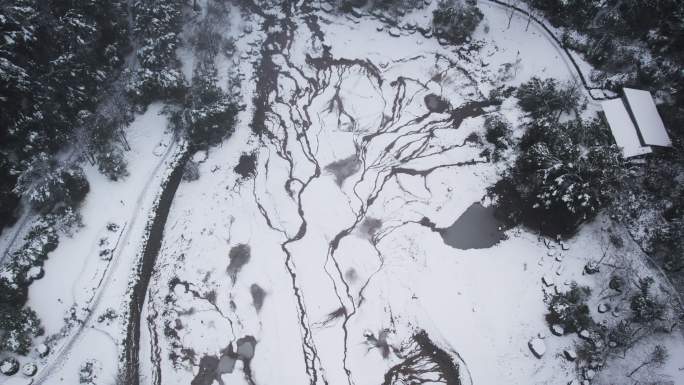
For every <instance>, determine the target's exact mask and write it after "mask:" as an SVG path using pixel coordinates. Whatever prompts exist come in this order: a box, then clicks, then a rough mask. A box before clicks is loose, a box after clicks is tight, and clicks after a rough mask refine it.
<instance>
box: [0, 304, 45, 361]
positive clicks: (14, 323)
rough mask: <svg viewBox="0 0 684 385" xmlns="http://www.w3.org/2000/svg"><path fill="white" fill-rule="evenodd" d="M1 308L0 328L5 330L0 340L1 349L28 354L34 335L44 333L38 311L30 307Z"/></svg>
mask: <svg viewBox="0 0 684 385" xmlns="http://www.w3.org/2000/svg"><path fill="white" fill-rule="evenodd" d="M0 310H2V311H1V312H0V329H2V330H3V331H4V332H5V334H4V336H3V338H2V339H1V340H0V351H9V352H12V353H17V354H22V355H25V354H27V353H28V352H29V349H30V347H31V342H32V339H33V337H38V336H40V335H42V334H43V328H42V327H41V326H40V321H39V320H38V316H37V315H36V312H34V311H33V310H31V309H30V308H24V309H20V310H19V309H7V308H5V309H0Z"/></svg>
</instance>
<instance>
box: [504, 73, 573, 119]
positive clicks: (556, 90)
mask: <svg viewBox="0 0 684 385" xmlns="http://www.w3.org/2000/svg"><path fill="white" fill-rule="evenodd" d="M515 96H516V97H517V98H518V105H519V106H520V108H522V110H523V111H525V112H528V113H530V115H531V116H532V118H533V119H540V118H547V119H551V118H555V119H557V118H558V116H559V115H560V114H561V113H563V112H565V113H570V112H573V111H574V110H577V109H578V108H580V109H583V108H584V105H585V103H586V102H585V100H584V98H583V96H582V94H581V92H580V90H579V88H578V87H577V86H576V85H573V84H565V85H562V84H559V83H558V81H556V79H552V78H548V79H544V80H542V79H540V78H538V77H533V78H532V79H530V81H528V82H526V83H523V84H521V85H520V87H519V88H518V90H517V92H516V93H515Z"/></svg>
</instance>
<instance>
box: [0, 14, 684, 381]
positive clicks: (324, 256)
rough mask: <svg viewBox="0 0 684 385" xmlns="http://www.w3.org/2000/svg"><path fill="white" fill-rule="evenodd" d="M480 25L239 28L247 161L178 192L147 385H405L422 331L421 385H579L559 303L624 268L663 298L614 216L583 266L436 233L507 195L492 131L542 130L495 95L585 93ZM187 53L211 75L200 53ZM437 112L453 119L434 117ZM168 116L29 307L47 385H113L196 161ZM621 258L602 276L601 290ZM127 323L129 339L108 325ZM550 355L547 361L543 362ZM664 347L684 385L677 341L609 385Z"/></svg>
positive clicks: (150, 326)
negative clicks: (433, 103)
mask: <svg viewBox="0 0 684 385" xmlns="http://www.w3.org/2000/svg"><path fill="white" fill-rule="evenodd" d="M200 5H202V4H200ZM479 6H480V9H481V10H482V12H483V13H484V15H485V18H484V20H483V22H482V23H481V24H480V26H479V27H478V29H477V30H476V32H475V34H474V36H473V41H474V42H478V44H481V48H479V49H475V50H466V49H462V48H458V47H453V46H443V45H440V44H439V43H438V42H437V40H436V39H434V38H431V37H426V36H425V35H423V34H421V33H420V32H416V31H415V30H411V29H406V28H402V27H401V26H403V25H405V24H409V25H417V26H420V27H428V26H429V24H430V16H431V7H432V6H430V7H426V8H424V9H420V10H416V11H415V12H411V13H409V14H407V15H406V16H404V17H403V18H402V19H401V20H400V21H399V23H398V26H392V25H388V24H387V23H386V22H384V21H382V20H381V19H380V18H377V17H375V16H372V15H368V14H365V13H364V14H362V16H361V17H355V16H350V15H337V14H334V13H333V12H331V8H330V7H329V6H327V5H326V6H324V7H323V9H307V10H302V9H299V8H297V7H295V8H297V9H296V10H294V11H293V15H292V16H289V17H286V16H284V15H279V14H278V12H276V11H275V10H266V12H265V13H263V14H262V15H261V16H259V15H256V14H255V13H252V14H250V15H249V16H248V15H247V12H245V13H243V14H241V13H240V11H239V10H238V8H236V7H235V8H233V9H232V13H231V18H230V22H229V23H228V25H227V26H226V29H225V32H224V33H225V34H226V36H230V37H233V38H236V39H237V40H236V42H235V45H236V53H235V54H234V55H233V56H232V57H227V56H225V55H223V54H220V55H218V57H217V63H216V66H217V68H218V70H219V79H220V81H221V83H222V85H225V83H226V82H227V81H228V79H229V77H230V76H229V74H231V75H234V74H240V75H241V76H240V79H241V85H240V86H241V87H240V88H241V98H242V103H244V104H245V105H247V108H246V109H244V110H243V111H242V112H241V113H240V115H239V119H238V124H237V127H236V132H235V133H234V134H233V136H232V137H231V138H230V139H229V140H227V141H225V142H224V143H223V144H221V145H220V146H217V147H213V148H211V149H210V150H209V151H208V152H206V153H204V152H202V153H197V154H194V156H193V158H192V159H193V161H197V162H198V163H199V172H200V178H199V179H198V180H196V181H186V182H183V183H182V184H181V185H180V187H179V188H178V190H177V191H176V194H175V197H174V199H173V203H172V207H171V211H170V213H169V216H168V219H167V221H166V226H165V229H164V236H163V241H162V246H161V251H160V252H159V255H158V257H157V260H156V265H155V266H156V267H155V272H154V274H153V276H152V280H151V284H150V287H149V290H148V295H147V302H146V303H145V307H144V313H143V314H142V317H141V318H140V319H141V320H142V323H143V324H142V325H141V326H142V327H141V333H142V335H141V337H140V338H141V339H140V349H141V350H140V361H139V363H135V364H136V365H139V367H140V373H141V382H142V383H145V384H188V383H192V384H193V385H195V384H207V385H208V384H211V383H212V382H213V381H214V379H215V380H216V381H218V383H231V384H239V383H248V384H275V383H279V384H303V383H310V384H318V383H321V384H323V383H327V384H349V385H352V384H357V385H362V384H377V383H383V380H384V381H385V382H384V383H386V384H389V383H390V382H388V381H389V380H388V379H387V373H389V372H391V371H392V370H395V373H397V376H401V375H405V373H403V374H402V372H401V368H405V367H407V366H406V365H409V364H407V361H409V360H408V358H410V357H411V349H412V346H413V345H412V342H411V341H414V342H415V343H417V344H418V345H420V342H417V341H418V340H416V339H415V335H416V334H417V333H418V332H419V331H425V332H426V335H428V336H429V340H430V342H431V343H432V344H434V346H436V347H437V349H435V350H434V351H432V353H430V354H427V353H425V350H426V349H425V348H424V346H423V345H420V349H418V350H419V351H421V352H422V353H420V354H423V355H421V356H420V357H421V360H420V361H418V364H415V365H418V366H415V367H413V368H414V369H415V368H417V369H418V370H417V372H416V373H417V374H416V376H418V378H416V381H417V380H418V379H420V378H422V379H432V380H433V382H439V381H437V377H436V376H440V375H444V367H443V364H444V363H443V362H442V361H440V359H439V357H440V356H439V354H437V353H434V352H435V351H438V352H444V353H445V354H447V356H448V357H450V360H452V361H453V362H455V363H456V367H457V369H458V375H459V377H460V381H461V383H464V384H498V383H501V382H506V383H512V384H565V383H568V382H569V381H571V380H573V379H576V378H578V373H577V370H576V367H575V363H573V362H571V361H569V360H567V359H566V358H565V357H564V354H563V352H564V350H565V349H571V350H572V349H575V345H576V344H579V343H580V342H581V339H580V338H579V337H578V336H577V335H574V334H573V335H566V336H562V337H558V336H554V335H553V334H552V333H551V331H550V330H549V327H548V325H547V323H546V320H545V319H544V314H545V313H546V312H547V305H546V303H545V302H544V300H545V294H547V293H553V292H555V291H556V290H560V291H562V290H566V289H567V288H568V287H569V285H570V283H571V282H573V281H576V282H578V283H579V284H581V285H587V286H590V287H591V288H592V289H593V291H594V292H596V293H598V292H601V291H602V290H604V289H606V287H607V285H608V278H609V277H610V273H611V269H612V268H614V267H615V266H630V267H631V268H633V269H635V270H637V271H640V272H642V273H643V274H644V275H646V274H649V275H653V276H655V277H656V278H658V277H659V275H658V273H657V272H656V271H651V270H650V267H649V266H648V265H647V264H646V263H645V262H644V258H643V255H641V251H640V250H639V249H638V248H637V247H636V246H635V245H634V244H632V243H630V242H628V241H627V240H626V241H625V242H626V245H625V246H624V247H623V248H622V249H620V250H615V249H611V248H610V246H608V244H609V242H608V241H607V237H608V235H607V234H608V230H609V229H610V230H611V231H613V232H617V233H618V234H623V233H621V232H620V231H621V230H620V228H619V227H616V225H615V224H613V223H612V222H611V221H610V219H609V218H607V217H605V216H599V218H598V219H597V220H595V221H593V222H592V223H590V224H588V225H586V226H585V227H584V228H583V229H582V230H581V231H580V233H579V234H577V235H576V236H575V237H574V238H573V239H571V240H569V241H568V242H567V244H565V245H564V246H561V245H560V244H558V243H556V242H551V241H549V240H546V239H543V238H540V237H539V236H537V235H536V234H532V233H530V232H527V231H525V230H522V229H513V230H510V231H508V232H507V233H506V239H505V240H503V241H501V242H499V243H498V244H496V245H495V246H492V247H489V248H484V249H468V250H462V249H457V248H454V247H451V246H448V245H447V244H445V242H444V240H443V239H442V237H440V234H438V233H437V232H435V231H433V228H430V226H426V221H425V220H424V218H427V219H428V220H429V222H430V223H432V224H433V225H432V226H433V227H435V226H436V227H437V228H445V227H448V226H450V225H451V224H452V223H454V221H455V220H456V219H457V218H459V216H460V215H461V214H462V213H464V212H465V211H466V209H467V208H468V207H470V206H471V205H472V204H473V203H474V202H480V201H483V198H484V197H485V195H486V189H487V187H489V186H491V185H492V184H493V183H494V182H495V181H496V178H497V174H498V171H500V170H498V168H499V167H501V166H500V165H496V164H494V163H491V162H489V161H488V159H486V158H485V157H483V156H481V152H482V150H483V149H484V147H483V144H482V139H478V137H479V138H481V137H482V135H483V128H482V123H483V121H484V118H485V117H486V116H487V114H491V113H495V112H501V113H502V114H503V115H504V116H505V117H506V118H507V119H508V120H509V121H510V122H511V123H512V124H513V125H514V126H519V125H520V124H521V122H522V121H523V119H524V117H523V116H522V113H521V111H519V110H518V108H517V106H516V104H515V101H514V100H512V99H509V100H505V101H504V102H503V103H502V104H497V103H492V102H490V101H489V100H488V98H487V96H488V95H489V92H490V91H491V90H492V89H495V88H496V87H498V86H501V85H511V86H517V85H519V84H521V83H522V82H525V81H527V80H529V79H530V78H531V77H532V76H540V77H553V78H556V79H561V80H569V81H573V80H575V75H574V74H573V72H572V70H573V69H572V68H571V67H570V66H569V64H568V62H567V59H566V58H564V57H563V55H564V54H563V52H562V51H560V50H558V48H557V47H556V46H555V45H554V44H553V43H552V42H551V41H549V39H548V37H547V36H545V35H544V32H543V31H542V30H540V29H538V27H536V26H535V25H534V24H530V25H529V26H528V25H527V24H528V23H527V20H526V19H523V18H520V17H518V16H514V17H513V18H512V19H511V23H510V27H508V21H509V14H508V13H507V11H505V10H504V9H502V8H501V7H499V6H497V5H493V4H491V3H489V2H486V1H482V2H480V4H479ZM274 15H275V16H274ZM180 53H181V56H182V57H183V64H184V72H185V73H186V75H188V74H192V66H193V60H192V59H191V58H192V55H193V52H192V49H190V48H186V49H183V50H181V52H180ZM507 63H511V65H506V64H507ZM264 79H267V81H264ZM426 97H427V98H426ZM435 97H436V98H437V99H438V100H439V101H440V102H444V103H448V106H446V105H445V106H443V107H444V108H437V109H433V110H432V112H431V111H430V110H429V108H432V107H429V106H428V104H429V103H427V101H428V100H429V99H430V98H433V99H434V98H435ZM595 108H596V107H590V108H589V112H588V113H591V112H593V111H595V110H596V109H595ZM161 110H162V106H161V105H152V106H150V107H149V108H148V110H147V111H146V112H145V113H144V114H142V115H139V116H138V117H137V118H136V120H135V121H134V122H133V123H132V124H131V126H130V127H129V128H128V130H127V133H128V140H129V142H130V143H131V147H132V150H131V151H130V152H129V153H128V162H129V170H130V175H129V176H128V177H127V178H126V179H125V180H124V181H123V182H111V181H108V180H106V179H105V178H104V177H103V176H101V175H100V174H98V172H97V170H95V169H92V168H87V169H86V172H87V175H88V179H89V181H90V184H91V192H90V193H89V195H88V197H87V199H86V201H85V202H84V204H83V207H82V208H81V213H82V215H83V218H84V227H83V228H81V229H79V230H78V232H76V233H75V234H74V236H73V237H71V238H69V237H66V236H62V237H61V239H60V244H59V247H58V249H57V250H56V251H54V252H52V253H51V254H50V258H49V260H48V261H47V263H46V266H45V271H46V275H45V277H44V278H43V279H41V280H38V281H36V282H35V283H34V284H33V285H32V286H31V292H30V299H29V305H30V306H31V307H33V308H34V309H36V311H37V312H38V314H39V316H40V318H41V319H42V321H43V323H44V325H45V328H46V331H47V333H46V335H47V336H57V337H55V338H54V339H52V340H51V341H50V343H51V345H52V352H51V354H49V355H48V356H47V357H46V358H44V359H38V358H37V354H34V355H32V356H31V357H30V360H31V361H36V362H38V363H39V371H38V374H37V375H36V379H37V380H36V381H35V382H34V383H45V384H60V383H67V384H74V383H77V381H78V368H79V367H80V365H81V364H82V363H83V362H85V361H86V360H95V361H94V362H95V363H96V365H95V367H96V370H97V371H98V373H99V374H98V379H97V382H96V383H98V384H100V383H102V384H111V383H114V382H115V379H116V375H117V371H118V370H120V369H121V362H120V360H119V358H120V357H121V355H122V351H123V349H125V347H123V346H122V341H123V340H124V338H123V336H124V335H125V330H126V327H127V325H126V322H125V321H126V319H125V317H124V316H123V314H122V313H123V312H124V311H125V310H126V309H127V306H128V305H127V300H128V299H129V296H128V295H127V291H128V289H129V285H130V282H131V279H132V277H131V273H132V272H133V271H134V269H135V267H136V266H137V263H138V260H139V258H140V250H141V248H142V245H143V244H144V242H145V238H144V234H145V227H146V226H147V224H148V219H149V218H148V216H149V215H150V213H151V212H152V209H153V206H154V203H155V199H156V198H157V196H158V194H159V186H160V185H161V184H162V181H163V180H164V179H165V178H166V177H167V176H168V172H169V170H170V168H171V167H172V165H173V164H174V162H175V160H176V159H177V156H178V154H179V152H180V151H181V149H182V146H181V145H179V144H177V142H176V140H174V137H173V134H172V133H170V132H168V131H166V130H165V128H166V116H164V115H160V114H159V112H160V111H161ZM255 131H260V132H261V135H259V136H257V135H255V134H254V132H255ZM250 154H254V155H256V159H257V166H256V169H255V170H254V173H253V174H252V175H251V176H247V177H242V176H240V175H238V174H237V173H236V171H235V170H234V167H236V166H237V165H238V164H239V162H240V159H241V157H243V156H244V155H250ZM484 203H485V204H487V203H488V202H487V201H486V200H484ZM109 223H115V224H116V225H117V228H116V229H114V230H113V231H112V230H108V229H107V225H108V224H109ZM102 240H104V241H102ZM103 249H112V250H113V251H112V252H111V254H110V255H109V257H111V258H109V257H108V258H101V257H100V255H99V254H100V250H103ZM604 254H605V255H608V258H607V259H604V260H603V261H602V262H603V265H601V268H600V272H599V273H597V274H593V275H586V274H583V271H584V267H585V265H586V264H587V262H589V261H591V260H599V259H601V258H602V256H603V255H604ZM601 303H602V302H601ZM589 305H590V307H591V312H592V315H593V316H594V317H595V318H596V319H597V320H603V319H605V320H606V324H611V323H614V322H616V320H617V319H618V318H619V314H618V313H616V314H618V315H617V316H613V315H611V313H610V312H609V313H607V314H600V313H599V312H598V310H597V308H598V305H599V300H598V298H594V297H592V300H591V301H590V303H589ZM72 309H73V310H72ZM108 309H113V310H114V313H115V314H116V317H113V318H112V319H108V318H107V317H104V318H100V316H101V315H102V314H104V313H106V311H107V310H108ZM625 310H626V309H625ZM114 313H113V314H114ZM70 314H73V320H72V321H68V322H66V323H65V321H64V318H65V317H67V318H68V317H70ZM98 318H100V320H98ZM66 325H71V326H66ZM251 338H253V340H252V339H251ZM534 338H538V339H537V340H535V342H534V344H533V345H534V346H536V347H538V346H539V344H540V343H541V344H542V345H543V346H544V348H545V353H544V354H543V356H541V358H537V357H535V356H534V355H533V353H532V352H531V350H530V348H529V347H528V344H529V343H530V341H531V340H532V339H534ZM421 341H422V340H421ZM540 341H543V342H540ZM423 342H424V341H423ZM656 342H659V343H662V344H665V345H666V346H667V347H668V349H669V351H670V357H671V359H670V360H669V361H667V362H666V364H665V365H664V366H663V367H662V368H660V369H659V370H658V371H657V372H651V371H650V369H649V370H648V371H647V370H644V371H643V372H640V375H644V376H647V377H644V379H648V378H656V377H654V376H656V375H657V376H659V377H658V378H663V379H666V380H670V381H673V382H674V383H675V384H681V383H684V380H683V379H682V371H681V370H680V369H679V368H680V367H681V365H682V364H681V360H682V357H684V341H683V340H682V336H681V334H680V333H675V334H672V335H669V336H668V338H662V341H656V339H649V340H647V341H644V342H643V343H641V344H639V345H637V347H635V348H634V349H633V351H632V353H630V356H629V357H630V358H629V359H624V360H621V359H619V358H614V359H612V360H611V361H610V362H609V365H608V366H607V368H606V369H604V370H603V371H602V372H601V373H599V375H598V380H599V381H603V382H598V383H610V381H618V382H619V383H626V382H625V381H627V379H625V378H624V376H625V374H626V373H629V371H631V369H633V368H634V367H636V366H637V365H638V364H639V363H640V362H641V361H640V360H642V358H643V357H644V356H645V355H646V354H647V353H648V349H649V348H650V347H651V346H652V345H653V344H654V343H656ZM407 357H408V358H407ZM27 361H28V360H27ZM621 376H622V377H621ZM618 379H619V380H618ZM635 379H636V377H635ZM442 380H446V379H445V378H442ZM2 381H3V379H0V382H2ZM11 381H14V382H17V383H22V382H21V381H24V382H26V381H27V380H26V379H25V378H20V376H18V375H17V376H14V377H13V378H12V379H11V380H10V381H5V383H7V384H10V383H14V382H11ZM442 382H445V381H442ZM406 383H412V382H410V381H408V380H407V381H406ZM448 383H452V382H448Z"/></svg>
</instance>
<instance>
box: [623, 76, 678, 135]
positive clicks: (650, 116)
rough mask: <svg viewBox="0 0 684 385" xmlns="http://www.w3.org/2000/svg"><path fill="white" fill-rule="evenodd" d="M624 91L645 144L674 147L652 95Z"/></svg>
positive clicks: (628, 89)
mask: <svg viewBox="0 0 684 385" xmlns="http://www.w3.org/2000/svg"><path fill="white" fill-rule="evenodd" d="M623 91H624V93H625V99H626V100H627V103H628V104H629V109H630V110H631V111H632V116H633V117H634V121H635V123H636V125H637V127H638V128H639V132H640V133H641V138H642V139H643V140H644V144H646V145H649V146H663V147H672V141H670V137H669V136H668V135H667V131H666V130H665V125H664V124H663V120H662V119H661V118H660V115H659V114H658V110H657V109H656V105H655V102H654V101H653V97H652V96H651V93H650V92H648V91H642V90H635V89H633V88H624V89H623Z"/></svg>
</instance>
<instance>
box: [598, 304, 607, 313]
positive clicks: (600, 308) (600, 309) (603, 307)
mask: <svg viewBox="0 0 684 385" xmlns="http://www.w3.org/2000/svg"><path fill="white" fill-rule="evenodd" d="M608 310H610V306H608V304H605V303H600V304H599V305H598V312H599V313H601V314H603V313H605V312H607V311H608Z"/></svg>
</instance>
